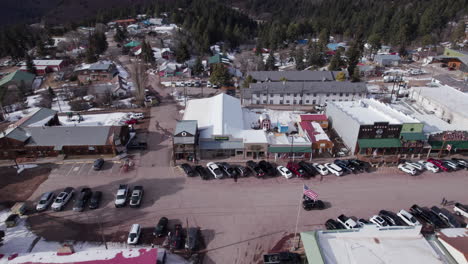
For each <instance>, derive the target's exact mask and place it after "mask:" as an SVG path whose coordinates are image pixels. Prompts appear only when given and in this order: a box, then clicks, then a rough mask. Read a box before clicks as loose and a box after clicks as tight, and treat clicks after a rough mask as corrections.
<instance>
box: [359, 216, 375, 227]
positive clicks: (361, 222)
mask: <svg viewBox="0 0 468 264" xmlns="http://www.w3.org/2000/svg"><path fill="white" fill-rule="evenodd" d="M356 222H357V223H358V225H359V226H361V227H363V226H364V225H369V224H373V223H371V222H369V221H367V220H366V219H364V218H359V219H358V220H357V221H356Z"/></svg>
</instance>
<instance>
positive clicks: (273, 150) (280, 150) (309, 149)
mask: <svg viewBox="0 0 468 264" xmlns="http://www.w3.org/2000/svg"><path fill="white" fill-rule="evenodd" d="M268 152H270V153H288V152H294V153H310V152H312V146H294V147H293V148H292V150H291V146H287V147H269V148H268Z"/></svg>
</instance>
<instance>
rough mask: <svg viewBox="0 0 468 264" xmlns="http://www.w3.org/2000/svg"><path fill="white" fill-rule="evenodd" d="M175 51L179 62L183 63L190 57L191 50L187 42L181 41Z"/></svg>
mask: <svg viewBox="0 0 468 264" xmlns="http://www.w3.org/2000/svg"><path fill="white" fill-rule="evenodd" d="M175 53H176V61H177V62H178V63H183V62H185V61H186V60H188V59H190V52H189V50H188V47H187V44H186V43H185V42H181V43H180V44H179V46H178V47H177V49H176V52H175Z"/></svg>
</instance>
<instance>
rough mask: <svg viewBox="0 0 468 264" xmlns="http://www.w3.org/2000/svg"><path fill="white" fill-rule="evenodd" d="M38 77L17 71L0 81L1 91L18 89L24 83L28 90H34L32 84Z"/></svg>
mask: <svg viewBox="0 0 468 264" xmlns="http://www.w3.org/2000/svg"><path fill="white" fill-rule="evenodd" d="M35 77H36V75H34V74H32V73H29V72H24V71H15V72H12V73H10V74H8V75H7V76H5V77H3V78H2V79H0V89H4V88H7V89H17V88H18V87H20V86H21V85H22V83H24V85H25V87H26V89H29V90H30V89H31V88H32V83H33V81H34V78H35Z"/></svg>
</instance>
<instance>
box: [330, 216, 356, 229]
mask: <svg viewBox="0 0 468 264" xmlns="http://www.w3.org/2000/svg"><path fill="white" fill-rule="evenodd" d="M336 221H338V222H339V223H340V224H342V225H343V226H344V227H346V229H353V228H358V227H359V225H358V224H357V223H356V222H355V221H354V220H353V219H351V218H349V217H347V216H345V215H344V214H342V215H339V216H338V217H337V218H336Z"/></svg>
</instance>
